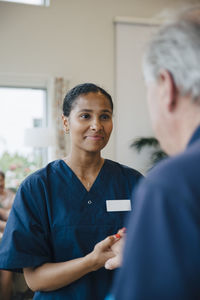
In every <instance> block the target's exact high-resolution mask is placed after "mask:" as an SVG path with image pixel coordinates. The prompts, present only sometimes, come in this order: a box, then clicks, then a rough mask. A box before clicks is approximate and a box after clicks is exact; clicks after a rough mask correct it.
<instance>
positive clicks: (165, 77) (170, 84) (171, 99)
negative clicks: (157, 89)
mask: <svg viewBox="0 0 200 300" xmlns="http://www.w3.org/2000/svg"><path fill="white" fill-rule="evenodd" d="M159 79H160V84H161V85H162V93H163V95H162V99H164V101H165V105H166V107H167V110H168V111H169V112H173V111H174V109H175V108H176V106H177V101H178V97H177V89H176V85H175V83H174V79H173V76H172V75H171V73H170V72H169V71H167V70H162V71H161V72H160V76H159Z"/></svg>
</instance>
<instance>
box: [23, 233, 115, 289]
mask: <svg viewBox="0 0 200 300" xmlns="http://www.w3.org/2000/svg"><path fill="white" fill-rule="evenodd" d="M118 239H119V238H117V237H116V236H109V237H107V238H106V239H104V240H103V241H101V242H99V243H98V244H96V245H95V247H94V250H93V251H92V252H91V253H89V254H88V255H86V256H84V257H81V258H77V259H73V260H70V261H66V262H60V263H45V264H44V265H42V266H39V267H37V268H24V277H25V280H26V282H27V284H28V286H29V287H30V289H31V290H33V291H53V290H57V289H59V288H62V287H64V286H66V285H68V284H70V283H72V282H74V281H76V280H77V279H79V278H81V277H82V276H84V275H86V274H87V273H89V272H92V271H96V270H98V269H100V268H101V267H103V266H104V264H105V262H106V261H107V260H108V259H110V258H111V257H113V256H114V255H115V254H114V253H113V251H112V250H111V247H112V245H113V244H114V243H115V242H116V241H117V240H118Z"/></svg>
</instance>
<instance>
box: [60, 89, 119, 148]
mask: <svg viewBox="0 0 200 300" xmlns="http://www.w3.org/2000/svg"><path fill="white" fill-rule="evenodd" d="M63 122H64V126H65V128H66V129H68V130H69V133H70V137H71V143H72V151H73V150H74V149H79V150H84V151H87V152H99V151H100V150H101V149H103V148H104V147H105V146H106V144H107V142H108V140H109V137H110V134H111V132H112V128H113V123H112V109H111V105H110V102H109V100H108V99H107V98H106V97H105V96H104V95H102V94H101V93H88V94H86V95H80V96H79V97H78V98H77V99H76V100H75V103H74V107H73V109H72V110H71V112H70V115H69V117H63Z"/></svg>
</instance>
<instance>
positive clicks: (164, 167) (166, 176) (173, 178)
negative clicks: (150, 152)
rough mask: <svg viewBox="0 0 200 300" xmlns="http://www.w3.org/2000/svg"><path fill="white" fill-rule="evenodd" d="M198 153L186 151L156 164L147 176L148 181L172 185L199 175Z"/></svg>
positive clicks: (199, 160) (199, 155)
mask: <svg viewBox="0 0 200 300" xmlns="http://www.w3.org/2000/svg"><path fill="white" fill-rule="evenodd" d="M199 164H200V151H192V149H186V150H185V151H183V152H182V153H180V154H178V155H175V156H173V157H169V158H166V159H164V160H163V161H161V162H160V163H158V165H156V166H155V167H154V168H153V169H152V170H151V171H150V172H149V173H148V175H147V179H149V180H150V181H156V182H164V183H165V184H167V183H168V184H173V183H176V182H178V181H181V180H182V179H183V178H184V179H187V178H188V180H189V179H190V178H192V177H194V176H195V175H196V174H200V169H199Z"/></svg>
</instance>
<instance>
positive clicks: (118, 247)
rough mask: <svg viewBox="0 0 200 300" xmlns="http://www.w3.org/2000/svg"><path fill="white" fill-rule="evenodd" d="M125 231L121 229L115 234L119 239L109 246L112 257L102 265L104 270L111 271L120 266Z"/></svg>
mask: <svg viewBox="0 0 200 300" xmlns="http://www.w3.org/2000/svg"><path fill="white" fill-rule="evenodd" d="M125 231H126V228H122V229H120V230H119V231H118V233H117V234H116V237H117V238H119V239H118V240H117V241H116V242H115V243H114V244H113V245H112V246H111V249H112V251H113V253H114V256H113V257H112V258H110V259H108V260H107V261H106V263H105V265H104V266H105V268H106V269H108V270H113V269H116V268H119V267H120V266H121V262H122V252H123V246H124V240H125Z"/></svg>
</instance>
